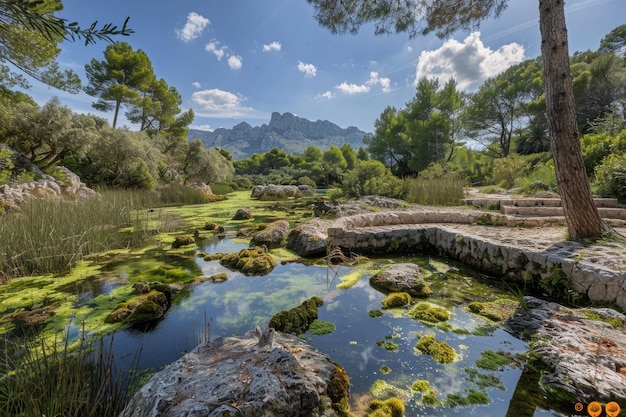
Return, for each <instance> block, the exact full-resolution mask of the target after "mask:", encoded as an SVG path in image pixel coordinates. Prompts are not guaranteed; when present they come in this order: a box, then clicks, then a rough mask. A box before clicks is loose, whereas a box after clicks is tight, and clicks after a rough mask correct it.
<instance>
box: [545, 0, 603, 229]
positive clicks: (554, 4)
mask: <svg viewBox="0 0 626 417" xmlns="http://www.w3.org/2000/svg"><path fill="white" fill-rule="evenodd" d="M563 3H564V2H563V0H539V28H540V30H541V55H542V57H543V80H544V91H545V97H546V113H547V117H548V132H549V134H550V147H551V150H552V156H553V157H554V166H555V169H556V178H557V182H558V185H559V192H560V194H561V201H562V204H563V209H564V211H565V220H566V221H567V228H568V232H569V236H570V238H571V239H575V240H580V239H585V238H594V237H600V236H601V235H602V234H603V232H605V231H608V230H609V229H608V227H607V226H606V225H605V224H604V222H603V221H602V219H601V218H600V214H599V213H598V209H597V208H596V205H595V203H594V201H593V197H592V195H591V187H590V185H589V180H588V179H587V175H586V173H585V164H584V161H583V156H582V150H581V148H580V141H579V133H578V126H577V123H576V109H575V105H574V91H573V87H572V76H571V73H570V66H569V51H568V44H567V28H566V27H565V9H564V4H563Z"/></svg>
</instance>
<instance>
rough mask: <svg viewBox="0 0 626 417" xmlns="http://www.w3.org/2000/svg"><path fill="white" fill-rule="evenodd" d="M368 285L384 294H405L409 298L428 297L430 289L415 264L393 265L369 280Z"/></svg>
mask: <svg viewBox="0 0 626 417" xmlns="http://www.w3.org/2000/svg"><path fill="white" fill-rule="evenodd" d="M370 285H371V286H372V287H374V288H376V289H377V290H381V291H384V292H406V293H409V295H411V297H422V298H423V297H428V296H430V287H429V286H428V284H427V283H426V281H424V279H423V278H422V277H421V274H420V269H419V266H417V265H415V264H409V263H405V264H395V265H390V266H388V267H387V268H385V269H383V270H382V271H380V272H379V273H377V274H376V275H374V276H373V277H371V278H370Z"/></svg>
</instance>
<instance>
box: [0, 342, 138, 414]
mask: <svg viewBox="0 0 626 417" xmlns="http://www.w3.org/2000/svg"><path fill="white" fill-rule="evenodd" d="M82 336H83V337H82V338H81V342H80V344H79V345H78V346H75V347H73V346H70V344H69V342H68V341H67V339H66V340H65V342H64V343H62V344H60V343H57V342H56V341H55V342H53V343H47V342H45V341H44V340H43V339H41V340H40V339H39V338H35V339H32V340H30V341H26V342H24V341H23V340H20V342H19V343H17V342H11V341H9V339H3V346H2V355H1V359H0V410H2V413H6V414H3V415H10V416H44V415H45V416H74V417H78V416H81V417H115V416H117V415H119V413H121V411H122V409H123V407H124V406H125V404H126V403H127V401H128V400H129V399H130V397H131V396H132V395H133V394H134V392H135V391H136V390H137V389H138V388H139V386H138V382H139V374H138V373H137V372H135V371H136V368H137V362H138V360H139V357H140V350H139V351H138V352H137V355H136V356H135V358H136V359H135V361H134V363H133V365H132V368H131V369H130V370H127V371H126V372H125V371H124V370H123V369H121V368H119V367H118V366H117V365H116V364H115V358H114V357H113V355H112V353H111V352H112V351H113V349H112V345H113V338H111V342H110V345H105V343H104V342H103V340H102V339H97V338H91V337H88V336H87V335H85V334H83V335H82ZM24 344H25V345H24Z"/></svg>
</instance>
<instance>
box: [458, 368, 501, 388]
mask: <svg viewBox="0 0 626 417" xmlns="http://www.w3.org/2000/svg"><path fill="white" fill-rule="evenodd" d="M465 372H466V373H467V380H468V381H470V382H472V383H474V384H476V386H478V387H479V388H481V389H485V388H497V389H499V390H502V391H504V389H505V388H504V385H502V382H501V381H500V378H498V377H497V376H495V375H494V374H491V373H489V374H484V373H482V372H480V371H479V370H478V369H474V368H465Z"/></svg>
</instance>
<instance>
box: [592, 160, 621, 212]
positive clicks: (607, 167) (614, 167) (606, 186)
mask: <svg viewBox="0 0 626 417" xmlns="http://www.w3.org/2000/svg"><path fill="white" fill-rule="evenodd" d="M594 186H595V187H596V188H597V190H598V192H599V193H600V195H601V196H602V197H614V198H617V199H618V200H619V201H620V202H622V203H626V152H624V153H620V154H612V155H609V156H607V157H606V158H604V159H603V160H602V163H601V164H600V165H599V166H597V167H596V169H595V180H594Z"/></svg>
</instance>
